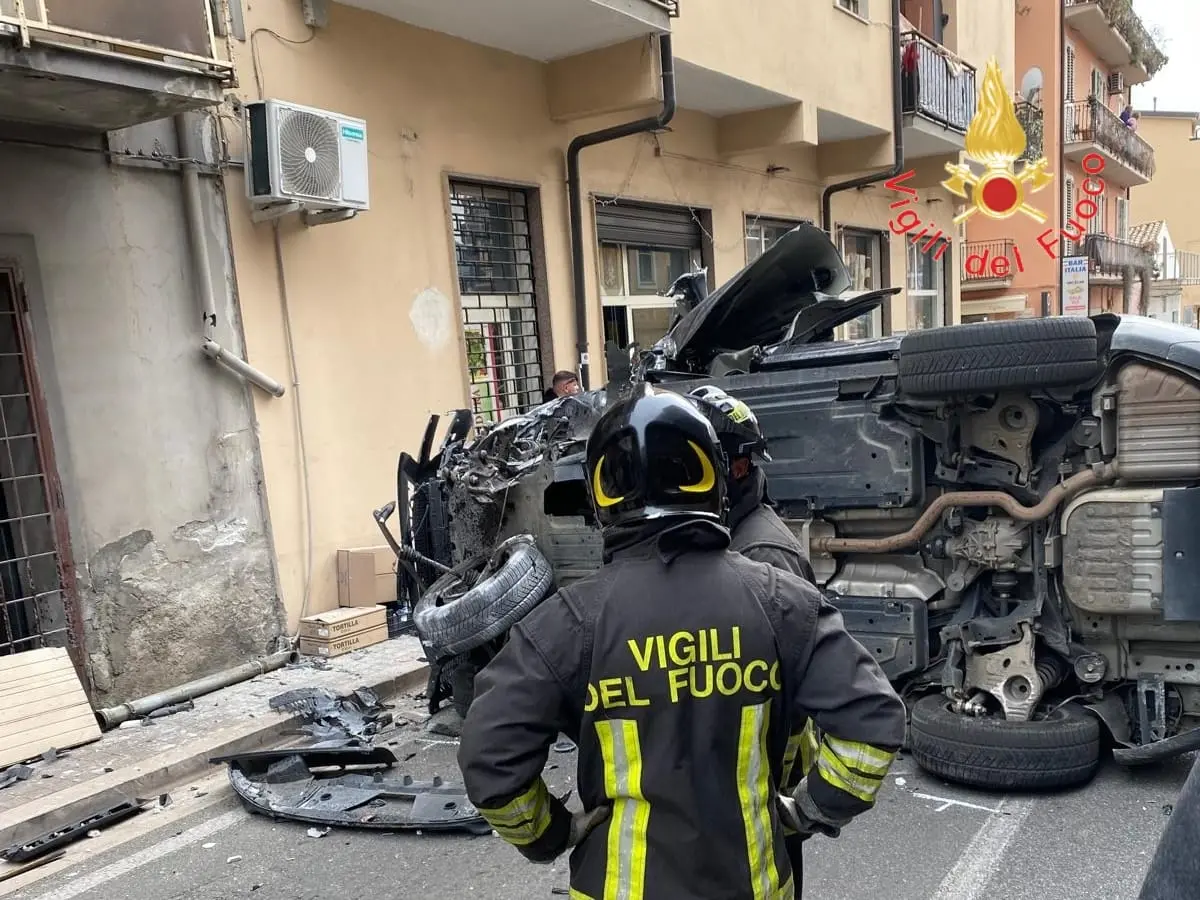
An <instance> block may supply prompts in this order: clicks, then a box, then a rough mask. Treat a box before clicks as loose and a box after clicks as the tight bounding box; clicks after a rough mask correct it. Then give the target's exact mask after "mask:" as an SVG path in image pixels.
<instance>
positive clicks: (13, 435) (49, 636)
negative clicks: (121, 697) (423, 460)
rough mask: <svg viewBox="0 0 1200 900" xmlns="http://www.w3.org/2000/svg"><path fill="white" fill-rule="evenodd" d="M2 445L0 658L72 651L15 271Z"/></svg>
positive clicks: (40, 404) (66, 576)
mask: <svg viewBox="0 0 1200 900" xmlns="http://www.w3.org/2000/svg"><path fill="white" fill-rule="evenodd" d="M0 445H3V446H0V656H5V655H8V654H11V653H19V652H21V651H22V650H33V649H36V648H38V647H63V646H70V647H71V648H72V649H73V650H76V651H77V650H79V649H80V647H81V645H82V641H81V636H82V635H81V629H82V625H81V622H80V620H79V617H78V615H77V611H76V609H75V608H74V605H73V604H74V594H73V590H72V588H73V584H72V581H73V578H72V577H71V575H72V568H71V563H70V557H69V554H68V552H67V547H68V540H67V531H66V517H65V515H64V510H63V503H62V490H61V488H60V487H59V483H58V475H57V472H56V470H55V467H54V455H53V447H52V446H51V442H50V430H49V421H48V416H47V414H46V406H45V403H44V401H43V399H42V393H41V386H40V383H39V381H38V377H37V368H36V366H35V363H34V357H33V349H32V342H31V340H30V330H29V316H28V310H27V308H26V305H25V298H24V293H23V291H22V289H21V283H20V281H19V279H18V278H17V275H16V272H14V271H13V270H12V269H9V268H2V267H0ZM73 655H74V656H76V657H77V658H76V662H77V664H78V661H79V660H78V655H77V654H74V653H73Z"/></svg>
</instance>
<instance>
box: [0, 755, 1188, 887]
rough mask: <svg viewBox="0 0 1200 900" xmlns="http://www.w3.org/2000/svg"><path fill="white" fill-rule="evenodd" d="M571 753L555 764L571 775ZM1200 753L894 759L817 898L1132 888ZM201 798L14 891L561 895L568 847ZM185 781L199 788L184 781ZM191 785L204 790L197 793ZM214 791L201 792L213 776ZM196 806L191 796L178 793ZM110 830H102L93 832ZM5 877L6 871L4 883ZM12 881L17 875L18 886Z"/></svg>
mask: <svg viewBox="0 0 1200 900" xmlns="http://www.w3.org/2000/svg"><path fill="white" fill-rule="evenodd" d="M400 746H401V747H402V749H404V751H405V753H406V754H407V753H413V752H415V756H413V758H412V759H410V760H408V762H407V763H406V766H408V767H409V768H410V770H411V771H412V772H413V774H414V775H417V776H418V777H428V776H429V775H431V774H441V775H443V776H445V777H447V778H450V777H453V776H454V775H455V774H456V767H455V764H454V752H455V745H454V742H452V741H445V740H444V739H431V738H426V737H422V736H418V735H415V734H414V735H412V736H402V737H401V742H400ZM573 758H574V754H552V757H551V762H550V766H549V767H548V771H547V780H548V781H549V782H550V783H551V785H552V787H553V788H555V789H556V792H562V791H563V790H565V789H566V788H568V787H571V786H572V780H573V775H574V772H573V765H572V763H573ZM1189 764H1190V760H1177V761H1176V762H1174V763H1172V764H1170V765H1168V766H1167V767H1165V768H1159V769H1157V770H1153V771H1140V772H1130V771H1126V770H1122V769H1119V768H1117V767H1115V766H1113V765H1111V764H1109V765H1108V766H1107V767H1106V768H1105V769H1104V771H1103V772H1102V773H1101V774H1100V776H1099V777H1098V778H1097V780H1096V781H1095V782H1093V783H1092V784H1091V785H1089V786H1088V787H1086V788H1084V789H1082V790H1078V791H1074V792H1070V793H1063V794H1053V795H1042V796H1038V797H1018V796H1007V797H1002V796H997V795H988V794H980V793H975V792H970V791H964V790H961V789H958V788H953V787H950V786H947V785H945V784H943V783H941V782H939V781H938V780H936V779H934V778H931V777H930V776H928V775H926V774H924V773H922V772H921V771H920V770H918V769H917V768H916V766H915V764H913V763H912V762H911V760H909V759H907V758H902V759H900V760H898V761H897V763H896V765H895V767H894V769H893V772H892V775H891V777H889V779H888V783H887V786H886V788H885V790H884V792H883V794H882V795H881V798H880V800H879V803H878V805H877V807H876V809H875V810H873V811H871V812H870V813H868V814H867V815H865V816H863V817H862V818H861V819H860V820H858V821H857V822H855V823H854V824H853V825H852V826H851V827H849V828H847V829H846V830H845V832H844V833H843V836H842V838H841V839H839V840H837V841H828V840H824V839H814V841H812V842H810V843H809V845H808V846H809V847H810V848H811V849H810V850H809V851H808V854H807V856H806V867H805V868H806V871H805V893H804V896H805V897H806V898H830V900H881V898H888V900H976V898H985V897H986V898H987V900H1133V898H1135V897H1136V896H1137V891H1138V887H1139V885H1140V883H1141V879H1142V875H1143V873H1144V871H1145V868H1146V866H1147V865H1148V864H1149V860H1150V858H1151V856H1152V854H1153V852H1154V847H1155V844H1156V842H1157V840H1158V836H1159V834H1160V833H1161V830H1162V828H1163V826H1164V824H1165V823H1166V821H1167V816H1168V815H1169V814H1170V811H1171V805H1172V804H1173V803H1174V800H1175V797H1176V795H1177V793H1178V791H1179V788H1180V787H1181V785H1182V784H1183V781H1184V779H1185V778H1186V775H1187V770H1188V766H1189ZM206 791H211V796H209V797H207V798H206V799H205V800H204V801H200V802H201V803H207V804H209V805H208V806H207V807H206V808H204V809H198V810H196V811H195V812H191V813H186V814H184V815H183V816H182V817H181V818H176V819H173V820H171V821H169V822H168V821H166V817H162V818H161V825H158V826H156V824H155V823H156V820H155V818H154V817H152V816H149V815H146V814H144V815H143V816H141V817H139V819H138V820H134V823H135V824H131V825H127V826H120V827H127V828H131V829H132V828H136V829H138V830H139V834H138V836H137V837H135V838H133V839H130V840H126V841H125V843H123V844H122V845H120V846H117V847H112V848H111V849H108V850H106V851H105V850H102V848H97V850H99V851H100V852H96V851H93V850H92V849H91V848H90V847H89V844H90V843H92V842H87V841H85V842H83V844H82V845H77V847H76V849H75V850H74V851H73V852H72V855H71V856H69V857H68V858H66V859H64V860H62V861H60V862H59V863H56V864H55V865H54V866H53V867H47V869H46V874H45V876H44V877H42V879H41V880H40V881H38V882H37V883H35V884H33V885H30V886H27V887H23V888H20V889H18V890H17V892H16V893H12V894H10V896H11V897H12V898H13V900H74V898H82V900H232V898H243V897H252V898H255V900H327V898H328V900H332V898H337V900H344V898H371V900H376V898H378V900H393V898H402V900H409V898H411V900H417V898H427V897H436V898H438V900H457V898H471V897H486V898H489V900H536V898H540V897H546V898H550V897H553V896H560V895H562V894H564V893H565V888H566V886H567V873H566V861H565V859H564V860H560V861H559V862H558V863H556V864H555V865H553V866H534V865H530V864H528V863H526V862H524V860H522V859H521V858H520V857H519V856H518V855H517V854H516V852H515V851H513V850H512V849H510V848H509V847H507V846H506V845H505V844H504V843H503V842H502V841H501V840H500V839H499V838H496V837H490V836H489V837H467V836H457V835H455V836H449V835H442V836H437V835H415V834H406V835H383V834H373V833H366V832H358V831H332V832H330V833H329V834H328V835H327V836H325V837H322V838H312V837H309V836H308V833H307V827H306V826H304V825H300V824H292V823H275V822H271V821H270V820H267V819H264V818H261V817H257V816H252V815H250V814H249V813H247V812H246V811H245V810H244V809H243V808H242V807H241V805H240V804H239V803H238V802H237V801H236V799H235V798H234V797H233V795H232V794H231V793H230V792H229V790H228V786H227V784H225V783H224V782H223V781H211V782H210V784H209V786H208V787H207V788H206ZM176 793H177V794H180V795H183V796H187V791H186V790H185V791H181V792H176ZM195 793H196V792H193V793H192V794H191V796H193V797H194V796H195ZM200 793H204V792H200ZM179 808H180V809H183V810H186V809H187V807H186V805H182V804H181V805H179ZM95 843H96V844H99V843H100V842H99V841H97V842H95ZM6 887H8V886H7V885H3V884H0V895H3V894H4V893H5V890H4V889H5V888H6ZM9 890H11V888H9Z"/></svg>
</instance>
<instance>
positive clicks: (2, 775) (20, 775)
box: [0, 766, 33, 791]
mask: <svg viewBox="0 0 1200 900" xmlns="http://www.w3.org/2000/svg"><path fill="white" fill-rule="evenodd" d="M32 774H33V767H32V766H11V767H10V768H8V769H5V770H4V771H3V772H0V791H2V790H4V789H5V788H6V787H10V786H11V785H14V784H16V783H17V782H18V781H24V780H25V779H27V778H28V777H29V776H30V775H32Z"/></svg>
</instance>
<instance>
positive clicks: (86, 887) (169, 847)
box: [37, 809, 246, 900]
mask: <svg viewBox="0 0 1200 900" xmlns="http://www.w3.org/2000/svg"><path fill="white" fill-rule="evenodd" d="M245 821H246V812H245V810H242V809H238V810H234V811H233V812H227V813H225V814H224V815H222V816H217V817H216V818H215V819H209V820H208V821H207V822H201V823H200V824H199V825H197V826H195V827H194V828H189V829H188V830H187V831H185V832H183V833H182V834H177V835H175V836H174V837H171V838H167V839H166V840H165V841H159V842H158V843H157V844H151V845H150V846H149V847H147V848H146V849H145V850H139V851H138V852H137V853H134V854H133V855H131V856H127V857H125V858H124V859H122V860H119V861H118V862H115V863H113V864H112V865H109V866H105V867H104V868H103V869H97V870H96V871H95V872H92V873H90V874H88V875H84V876H83V877H82V878H79V879H76V880H75V881H72V882H70V883H69V884H65V885H63V886H62V887H60V888H58V889H57V890H54V891H50V892H49V893H47V894H42V895H41V896H40V897H38V898H37V900H72V898H74V897H78V896H79V895H80V894H83V893H86V892H87V891H90V890H91V889H92V888H95V887H99V886H100V885H102V884H107V883H108V882H110V881H112V880H113V879H114V878H120V877H121V876H122V875H128V874H129V873H130V872H132V871H134V870H135V869H140V868H141V867H142V866H144V865H146V864H147V863H152V862H154V861H155V860H157V859H162V858H163V857H164V856H167V855H168V854H171V853H174V852H175V851H177V850H182V849H183V848H184V847H187V846H189V845H190V844H195V843H196V842H197V841H202V840H204V839H205V838H206V837H208V836H209V835H213V834H216V833H217V832H218V831H224V830H225V829H226V828H228V827H230V826H231V825H236V824H237V823H238V822H245Z"/></svg>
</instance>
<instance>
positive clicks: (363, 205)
mask: <svg viewBox="0 0 1200 900" xmlns="http://www.w3.org/2000/svg"><path fill="white" fill-rule="evenodd" d="M245 116H246V138H247V140H246V147H247V152H246V193H247V195H248V196H249V198H250V202H251V204H252V205H253V206H254V208H255V209H256V210H267V209H271V208H278V209H280V210H281V211H283V210H293V209H296V210H305V211H308V212H328V211H335V210H353V211H359V210H366V209H370V208H371V202H370V191H369V186H368V182H367V123H366V122H364V121H363V120H362V119H354V118H351V117H350V116H344V115H342V114H341V113H335V112H328V111H326V110H323V109H312V108H310V107H307V106H299V105H297V104H295V103H285V102H283V101H281V100H263V101H259V102H256V103H247V104H246V111H245Z"/></svg>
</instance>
